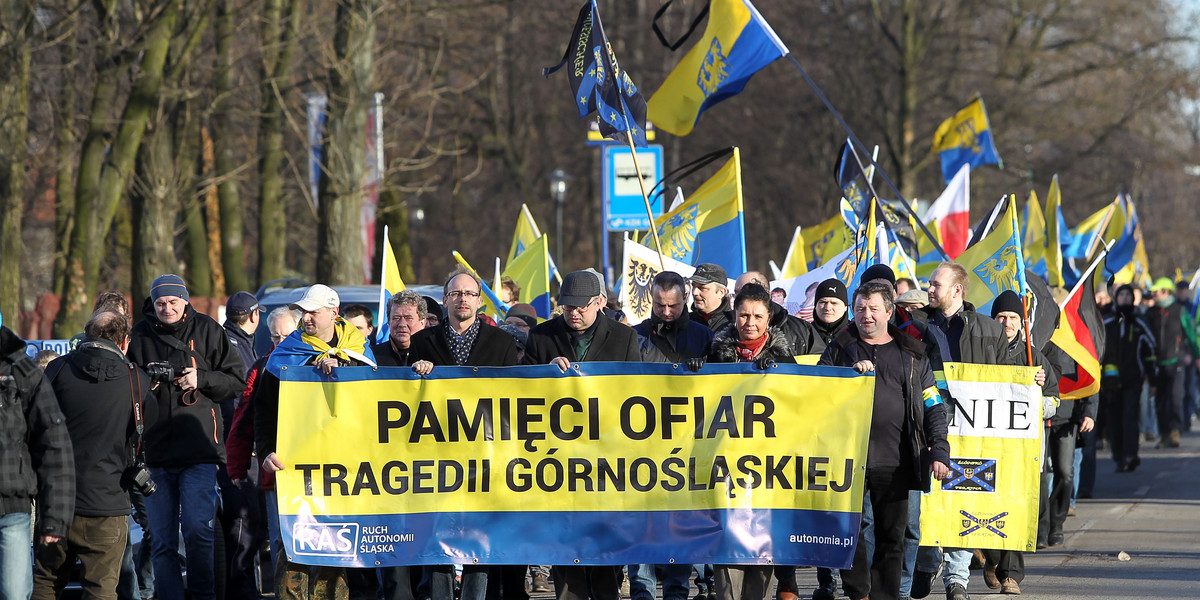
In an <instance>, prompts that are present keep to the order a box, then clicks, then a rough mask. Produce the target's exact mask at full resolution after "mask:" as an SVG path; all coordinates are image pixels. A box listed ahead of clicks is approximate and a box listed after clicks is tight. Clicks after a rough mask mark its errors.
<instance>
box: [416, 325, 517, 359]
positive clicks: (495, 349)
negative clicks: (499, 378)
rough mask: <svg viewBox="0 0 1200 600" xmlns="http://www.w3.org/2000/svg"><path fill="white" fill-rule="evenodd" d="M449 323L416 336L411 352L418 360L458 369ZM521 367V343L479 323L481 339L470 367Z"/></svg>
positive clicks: (476, 345) (504, 333)
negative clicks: (448, 331) (448, 335)
mask: <svg viewBox="0 0 1200 600" xmlns="http://www.w3.org/2000/svg"><path fill="white" fill-rule="evenodd" d="M449 326H450V322H449V321H448V320H443V321H442V322H441V323H439V324H438V325H437V326H436V327H429V328H426V329H422V330H421V331H418V332H416V333H415V334H413V336H412V344H411V348H412V351H413V352H414V353H416V355H417V360H427V361H429V362H431V363H433V364H435V365H449V366H454V365H455V362H454V354H453V353H452V352H451V351H450V344H449V342H447V341H446V328H447V327H449ZM515 364H517V342H516V339H515V338H513V336H511V335H509V334H508V333H507V332H505V331H502V330H500V328H498V327H494V326H492V325H488V324H487V323H484V322H480V323H479V335H478V337H476V338H475V345H474V346H472V347H471V354H470V355H468V356H467V365H468V366H472V367H511V366H513V365H515Z"/></svg>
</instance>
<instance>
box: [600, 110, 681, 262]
mask: <svg viewBox="0 0 1200 600" xmlns="http://www.w3.org/2000/svg"><path fill="white" fill-rule="evenodd" d="M625 123H626V124H627V125H628V123H629V116H628V115H626V116H625ZM625 141H626V142H628V143H629V152H630V156H632V157H633V170H634V171H636V172H637V180H638V187H640V188H641V189H642V202H644V203H645V204H646V217H647V218H649V219H650V233H651V234H653V235H654V249H655V251H657V252H658V266H659V267H661V268H662V270H664V271H666V270H667V261H666V260H664V259H663V253H662V242H660V241H659V240H658V228H657V227H655V226H654V211H653V210H652V209H651V208H650V196H649V194H647V193H646V182H645V181H643V180H642V167H640V166H639V165H638V159H637V147H635V146H634V145H633V136H632V135H630V133H629V132H628V131H626V132H625ZM606 235H607V234H606Z"/></svg>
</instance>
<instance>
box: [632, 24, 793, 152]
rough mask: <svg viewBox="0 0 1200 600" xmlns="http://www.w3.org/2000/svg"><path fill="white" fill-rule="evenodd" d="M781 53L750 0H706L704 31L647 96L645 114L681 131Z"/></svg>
mask: <svg viewBox="0 0 1200 600" xmlns="http://www.w3.org/2000/svg"><path fill="white" fill-rule="evenodd" d="M787 53H788V49H787V46H784V45H783V42H782V41H780V39H779V36H777V35H775V32H774V31H773V30H772V29H771V26H770V25H769V24H767V21H766V20H765V19H763V17H762V15H761V14H759V12H758V10H757V9H756V8H754V5H753V4H751V3H750V0H712V1H711V2H710V4H709V7H708V24H707V25H706V26H705V28H704V37H702V38H700V40H699V41H698V42H697V43H696V45H695V46H692V49H691V50H689V51H688V53H687V55H685V56H684V57H683V60H681V61H679V64H678V65H676V66H675V69H674V70H672V71H671V73H670V74H669V75H667V79H666V81H664V82H663V84H662V86H661V87H659V88H658V91H657V92H654V95H653V96H651V97H650V103H649V105H648V109H647V116H648V117H649V118H650V121H652V122H653V123H654V124H655V126H657V127H658V128H659V129H663V130H665V131H669V132H671V133H673V134H675V135H680V136H682V135H687V134H689V133H691V132H692V128H693V127H695V125H696V122H697V121H699V120H700V115H701V114H702V113H703V112H704V111H705V110H708V108H709V107H711V106H712V105H714V104H716V103H718V102H720V101H722V100H724V99H726V98H729V97H730V96H734V95H736V94H738V93H739V92H741V91H742V88H744V87H745V86H746V82H747V81H749V80H750V77H751V76H752V75H754V74H755V73H757V72H758V71H759V70H760V69H762V68H763V67H765V66H767V65H769V64H771V63H772V62H774V61H775V59H777V58H781V57H783V56H786V55H787Z"/></svg>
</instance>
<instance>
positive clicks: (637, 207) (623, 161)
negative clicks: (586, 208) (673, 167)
mask: <svg viewBox="0 0 1200 600" xmlns="http://www.w3.org/2000/svg"><path fill="white" fill-rule="evenodd" d="M601 164H602V173H601V175H602V177H601V181H602V182H603V188H604V207H605V210H604V226H605V227H606V228H607V229H608V231H629V230H633V229H650V218H649V217H647V216H646V204H645V202H644V201H643V200H642V188H641V186H640V185H639V184H638V176H637V168H635V167H634V162H633V153H632V152H631V151H630V149H629V147H628V146H617V145H607V146H604V160H603V161H602V163H601ZM637 166H638V167H640V168H641V170H642V181H644V182H645V184H646V190H647V191H649V190H650V188H652V187H654V184H655V183H658V179H659V177H662V174H663V149H662V146H660V145H658V144H653V145H650V146H648V147H646V148H639V149H638V153H637ZM650 208H651V209H652V210H653V211H654V216H655V217H658V216H659V215H661V214H662V196H661V195H660V196H659V197H658V198H657V199H655V198H651V204H650Z"/></svg>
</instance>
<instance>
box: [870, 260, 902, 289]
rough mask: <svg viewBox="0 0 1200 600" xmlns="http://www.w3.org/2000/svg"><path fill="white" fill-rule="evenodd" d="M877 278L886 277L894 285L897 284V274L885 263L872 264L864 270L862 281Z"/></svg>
mask: <svg viewBox="0 0 1200 600" xmlns="http://www.w3.org/2000/svg"><path fill="white" fill-rule="evenodd" d="M876 279H886V280H888V283H890V284H892V287H895V286H896V274H895V273H894V272H892V268H891V267H889V266H887V265H884V264H879V265H871V266H870V267H868V268H867V270H866V271H863V274H862V282H863V283H866V282H868V281H874V280H876Z"/></svg>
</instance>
